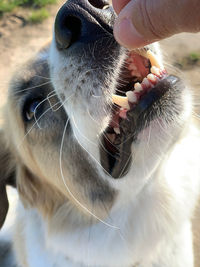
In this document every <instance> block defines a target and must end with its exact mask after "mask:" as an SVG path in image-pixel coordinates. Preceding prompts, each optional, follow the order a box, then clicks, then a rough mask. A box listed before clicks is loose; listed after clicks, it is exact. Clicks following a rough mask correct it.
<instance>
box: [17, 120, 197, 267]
mask: <svg viewBox="0 0 200 267" xmlns="http://www.w3.org/2000/svg"><path fill="white" fill-rule="evenodd" d="M186 150H187V153H185V152H186ZM191 154H192V155H193V157H192V160H191ZM167 158H168V159H167V160H166V159H165V161H164V163H163V164H161V165H160V166H159V168H158V169H157V170H156V171H155V172H154V173H153V174H152V177H151V179H150V180H149V182H148V183H147V184H146V186H145V187H144V188H143V190H142V191H141V192H140V193H139V195H138V196H137V198H135V196H134V197H133V199H131V200H130V199H129V201H128V202H127V203H125V202H124V196H123V195H120V194H119V196H118V201H117V203H116V204H115V206H114V207H113V209H112V210H111V212H110V214H109V216H108V220H106V223H108V224H109V225H110V226H108V225H105V224H103V223H101V222H96V219H94V218H92V217H91V225H89V226H83V227H80V225H79V227H76V226H75V225H74V224H73V223H72V225H69V222H68V221H67V220H65V218H66V217H65V216H64V217H62V219H61V221H57V223H56V228H55V224H54V222H55V221H56V218H49V219H48V220H47V219H45V218H44V217H42V216H41V215H40V213H38V211H37V210H34V209H27V210H26V209H24V208H23V206H22V205H21V204H20V205H19V209H20V212H19V214H21V215H20V221H23V222H24V233H25V240H24V242H25V243H26V247H27V262H28V266H29V267H35V266H37V267H40V266H41V267H43V266H48V267H53V266H56V267H64V266H66V267H68V266H69V267H79V266H109V267H111V266H120V267H121V266H123V267H128V266H133V265H134V264H137V263H140V264H141V265H139V266H148V267H149V266H156V267H157V266H162V267H165V266H166V267H167V266H168V265H167V263H168V262H172V263H173V264H174V265H170V267H182V261H181V262H180V263H179V262H177V259H179V258H183V259H184V262H185V266H188V267H189V266H193V265H192V264H193V262H192V261H193V257H192V247H191V244H192V241H191V240H192V236H191V223H190V221H189V220H190V219H191V216H192V213H193V208H192V207H193V206H194V203H195V202H196V198H197V195H198V191H199V190H198V189H199V179H198V174H199V171H200V167H198V166H199V164H198V162H196V161H198V159H199V158H200V141H199V133H198V131H197V130H196V128H195V127H194V126H193V125H192V124H191V125H190V126H189V128H188V129H187V133H186V134H185V135H183V137H182V139H181V141H179V142H178V143H177V144H176V146H175V148H174V149H173V150H172V151H171V152H170V153H169V155H167ZM191 172H193V179H192V180H188V177H189V176H190V175H191ZM129 195H130V194H129ZM65 210H66V213H67V212H68V210H67V209H66V208H65V207H64V208H61V210H60V212H61V213H62V214H64V213H65ZM21 216H22V217H21ZM55 216H56V214H55ZM59 218H60V217H59ZM109 218H112V219H109ZM174 218H176V220H174ZM94 221H95V223H94ZM57 229H59V232H57ZM66 229H67V230H66ZM33 244H34V247H33ZM152 246H153V247H154V248H153V250H152ZM188 254H191V257H188ZM111 255H112V256H111ZM159 255H161V257H160V256H159ZM177 256H178V257H177ZM173 258H174V260H172V259H173ZM169 260H170V261H169ZM154 261H155V262H156V264H155V265H153V262H154ZM158 263H159V264H158ZM165 264H166V265H165Z"/></svg>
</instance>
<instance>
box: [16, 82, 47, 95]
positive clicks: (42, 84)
mask: <svg viewBox="0 0 200 267" xmlns="http://www.w3.org/2000/svg"><path fill="white" fill-rule="evenodd" d="M50 83H51V81H48V82H45V83H41V84H39V85H35V86H31V87H28V88H26V89H22V90H18V91H15V93H14V95H15V94H18V93H21V92H25V91H28V90H31V89H34V88H39V87H42V86H44V85H47V84H50Z"/></svg>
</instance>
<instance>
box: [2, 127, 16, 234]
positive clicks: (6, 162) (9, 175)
mask: <svg viewBox="0 0 200 267" xmlns="http://www.w3.org/2000/svg"><path fill="white" fill-rule="evenodd" d="M14 166H15V164H14V161H13V158H12V155H11V153H10V151H9V148H8V145H7V144H6V142H5V138H4V134H3V131H1V130H0V229H1V227H2V226H3V224H4V221H5V219H6V215H7V212H8V207H9V203H8V197H7V192H6V185H11V186H15V185H16V183H15V167H14Z"/></svg>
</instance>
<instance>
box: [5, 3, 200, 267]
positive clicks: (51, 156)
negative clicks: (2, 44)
mask: <svg viewBox="0 0 200 267" xmlns="http://www.w3.org/2000/svg"><path fill="white" fill-rule="evenodd" d="M115 18H116V14H115V13H114V11H113V9H112V7H111V6H110V5H109V3H108V2H107V1H104V0H99V1H96V0H68V1H67V2H66V3H65V4H64V5H63V6H62V7H61V9H60V10H59V12H58V14H57V16H56V19H55V27H54V33H53V40H52V42H51V44H50V45H48V46H47V47H45V48H43V49H42V50H41V51H40V52H39V53H38V54H37V55H36V56H35V57H34V58H33V59H32V60H31V61H29V62H28V63H27V64H26V65H25V66H24V67H23V68H20V70H19V71H18V72H17V74H16V76H15V77H14V78H13V79H12V82H11V85H10V89H9V94H8V100H7V103H6V105H5V109H4V125H3V127H2V130H1V134H0V143H1V144H0V146H1V151H0V190H1V194H0V198H1V199H0V203H1V204H0V226H2V225H3V224H4V221H5V218H6V214H7V211H8V200H7V196H6V185H7V184H11V185H13V186H15V185H16V187H17V191H18V194H19V203H18V207H17V211H16V213H17V218H16V221H15V223H14V234H13V249H14V253H15V258H16V265H17V266H20V267H80V266H83V267H84V266H91V267H115V266H116V267H117V266H118V267H135V266H139V267H183V266H187V267H194V266H200V261H198V259H197V257H195V255H197V256H198V252H199V251H198V250H197V249H198V242H197V243H195V242H196V241H195V239H194V233H195V230H196V228H195V229H194V228H193V219H194V218H197V217H195V214H196V213H197V212H198V199H199V189H200V165H199V162H200V138H199V137H200V135H199V130H198V127H197V126H196V125H195V123H194V121H193V104H192V103H193V102H192V96H191V89H190V88H189V87H188V86H186V84H185V82H184V81H183V80H181V79H180V78H178V77H176V76H173V75H170V74H168V73H167V71H166V70H165V68H164V66H163V60H162V56H161V52H160V49H159V46H158V45H157V44H153V45H150V46H148V47H145V48H142V49H138V50H135V51H131V52H130V51H127V50H126V49H125V48H123V47H121V46H120V45H119V44H118V43H117V42H116V41H115V39H114V37H113V25H114V21H115ZM196 211H197V212H196ZM196 225H198V221H197V224H196ZM196 234H198V231H197V230H196ZM194 244H195V245H194ZM195 253H196V254H195ZM1 266H2V265H1Z"/></svg>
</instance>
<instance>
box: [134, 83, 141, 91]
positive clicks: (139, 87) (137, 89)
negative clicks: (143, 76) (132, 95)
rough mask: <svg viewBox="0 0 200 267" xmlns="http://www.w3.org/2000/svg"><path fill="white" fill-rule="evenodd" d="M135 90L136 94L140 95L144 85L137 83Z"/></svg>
mask: <svg viewBox="0 0 200 267" xmlns="http://www.w3.org/2000/svg"><path fill="white" fill-rule="evenodd" d="M134 88H135V92H136V93H140V92H141V91H142V85H141V84H140V83H136V84H135V85H134Z"/></svg>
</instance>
